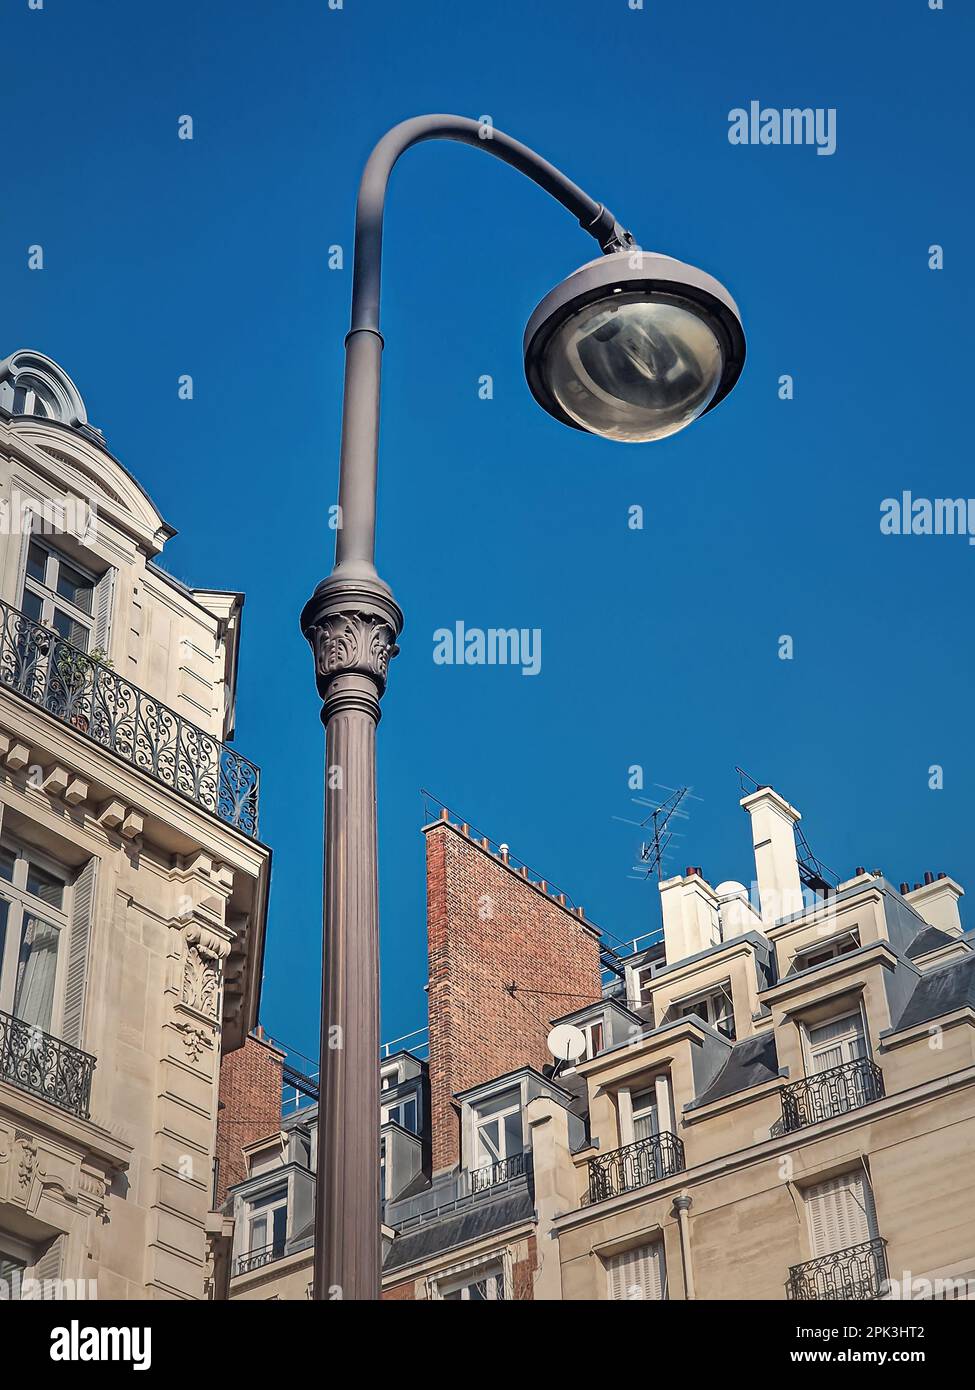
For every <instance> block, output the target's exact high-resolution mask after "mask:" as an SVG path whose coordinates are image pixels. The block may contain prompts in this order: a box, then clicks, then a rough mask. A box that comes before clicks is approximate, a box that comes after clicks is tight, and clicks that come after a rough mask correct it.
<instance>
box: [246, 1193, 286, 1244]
mask: <svg viewBox="0 0 975 1390" xmlns="http://www.w3.org/2000/svg"><path fill="white" fill-rule="evenodd" d="M287 1238H288V1189H287V1188H286V1187H276V1188H274V1190H273V1191H271V1192H264V1193H262V1194H261V1196H260V1197H255V1198H253V1200H252V1201H251V1202H250V1203H249V1205H248V1210H247V1253H248V1254H249V1255H257V1254H263V1255H266V1256H267V1258H268V1259H272V1260H276V1259H278V1258H279V1257H280V1256H281V1255H283V1254H284V1245H285V1241H286V1240H287Z"/></svg>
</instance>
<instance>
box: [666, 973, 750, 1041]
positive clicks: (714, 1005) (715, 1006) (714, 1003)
mask: <svg viewBox="0 0 975 1390" xmlns="http://www.w3.org/2000/svg"><path fill="white" fill-rule="evenodd" d="M674 1009H675V1011H676V1017H677V1018H689V1017H690V1016H691V1015H692V1014H696V1015H697V1017H698V1018H700V1019H703V1020H704V1022H705V1023H710V1025H711V1027H712V1028H716V1029H717V1030H718V1032H719V1033H723V1034H724V1036H725V1037H726V1038H730V1039H731V1041H732V1042H734V1040H735V1006H734V1003H733V1001H732V997H731V981H730V980H725V981H724V982H723V983H722V984H720V985H718V986H717V988H715V989H713V990H708V992H707V993H705V994H698V995H695V996H694V998H693V999H682V1000H680V1001H679V1002H678V1003H676V1004H675V1005H674Z"/></svg>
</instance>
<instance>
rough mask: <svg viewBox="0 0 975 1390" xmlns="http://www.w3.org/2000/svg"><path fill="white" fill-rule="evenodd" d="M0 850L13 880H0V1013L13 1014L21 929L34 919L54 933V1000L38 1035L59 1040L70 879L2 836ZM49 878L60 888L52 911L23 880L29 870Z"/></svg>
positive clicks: (32, 851)
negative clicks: (0, 921)
mask: <svg viewBox="0 0 975 1390" xmlns="http://www.w3.org/2000/svg"><path fill="white" fill-rule="evenodd" d="M0 847H2V848H3V849H4V850H6V851H7V853H8V854H13V855H14V856H15V859H14V868H13V879H12V880H10V879H6V878H0V898H3V899H4V900H5V901H6V902H7V904H8V907H7V921H6V932H5V933H4V942H3V947H2V950H0V1011H2V1012H3V1013H6V1014H11V1015H13V1016H14V1017H19V1015H17V1014H15V1011H14V1005H15V1003H16V994H17V976H18V973H19V963H20V954H21V950H22V948H23V944H24V929H25V924H26V922H27V920H28V919H29V918H36V919H37V920H39V921H41V922H43V923H45V924H46V925H48V926H51V927H54V928H55V929H56V930H57V933H58V950H57V964H56V966H55V975H54V998H53V1002H52V1004H51V1017H50V1019H49V1020H48V1026H47V1027H46V1028H43V1029H42V1030H41V1031H42V1032H44V1033H47V1034H48V1035H49V1036H51V1037H55V1038H57V1037H60V1035H61V1024H62V1013H63V1008H64V987H65V976H66V972H67V965H68V950H67V940H68V929H69V923H70V919H71V887H72V884H71V878H70V871H69V870H68V869H67V868H66V867H65V866H64V865H63V864H59V863H58V862H57V861H56V860H54V859H51V858H49V857H48V856H47V855H45V854H43V853H41V852H40V851H38V850H36V849H34V847H33V846H32V845H25V844H22V843H21V842H20V841H19V840H14V839H12V838H10V837H8V836H6V835H4V836H2V837H0ZM32 865H33V866H35V867H36V868H38V869H41V870H43V871H44V872H45V873H47V874H50V875H51V877H52V878H57V879H59V880H60V881H61V882H62V883H63V884H64V893H63V895H62V898H61V906H60V908H56V907H52V906H51V905H50V904H49V903H46V902H44V900H43V898H38V897H36V896H35V895H34V894H33V893H29V892H28V891H27V877H28V873H29V870H30V867H31V866H32Z"/></svg>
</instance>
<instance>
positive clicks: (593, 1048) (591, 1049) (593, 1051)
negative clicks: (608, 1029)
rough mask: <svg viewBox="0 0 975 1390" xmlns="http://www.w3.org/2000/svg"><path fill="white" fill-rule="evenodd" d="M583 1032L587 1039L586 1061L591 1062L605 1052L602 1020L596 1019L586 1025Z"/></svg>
mask: <svg viewBox="0 0 975 1390" xmlns="http://www.w3.org/2000/svg"><path fill="white" fill-rule="evenodd" d="M582 1031H583V1033H584V1034H585V1037H586V1060H587V1061H591V1060H592V1058H593V1057H596V1056H598V1054H599V1053H600V1052H602V1050H603V1021H602V1019H601V1018H597V1019H594V1020H593V1022H592V1023H585V1024H583V1026H582Z"/></svg>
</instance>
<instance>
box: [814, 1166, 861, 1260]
mask: <svg viewBox="0 0 975 1390" xmlns="http://www.w3.org/2000/svg"><path fill="white" fill-rule="evenodd" d="M806 1204H807V1207H808V1211H809V1231H810V1235H811V1236H812V1246H813V1254H814V1256H816V1257H818V1256H820V1255H830V1254H833V1253H834V1252H835V1251H837V1250H848V1249H849V1247H850V1246H851V1245H861V1244H863V1242H864V1241H868V1240H874V1239H875V1238H876V1236H877V1213H876V1210H875V1209H874V1203H873V1193H872V1192H871V1190H870V1184H869V1183H868V1182H867V1179H866V1175H865V1174H864V1173H843V1174H842V1175H841V1176H840V1177H838V1178H830V1180H829V1182H824V1183H819V1184H817V1186H816V1187H811V1188H809V1190H808V1192H807V1194H806Z"/></svg>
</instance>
